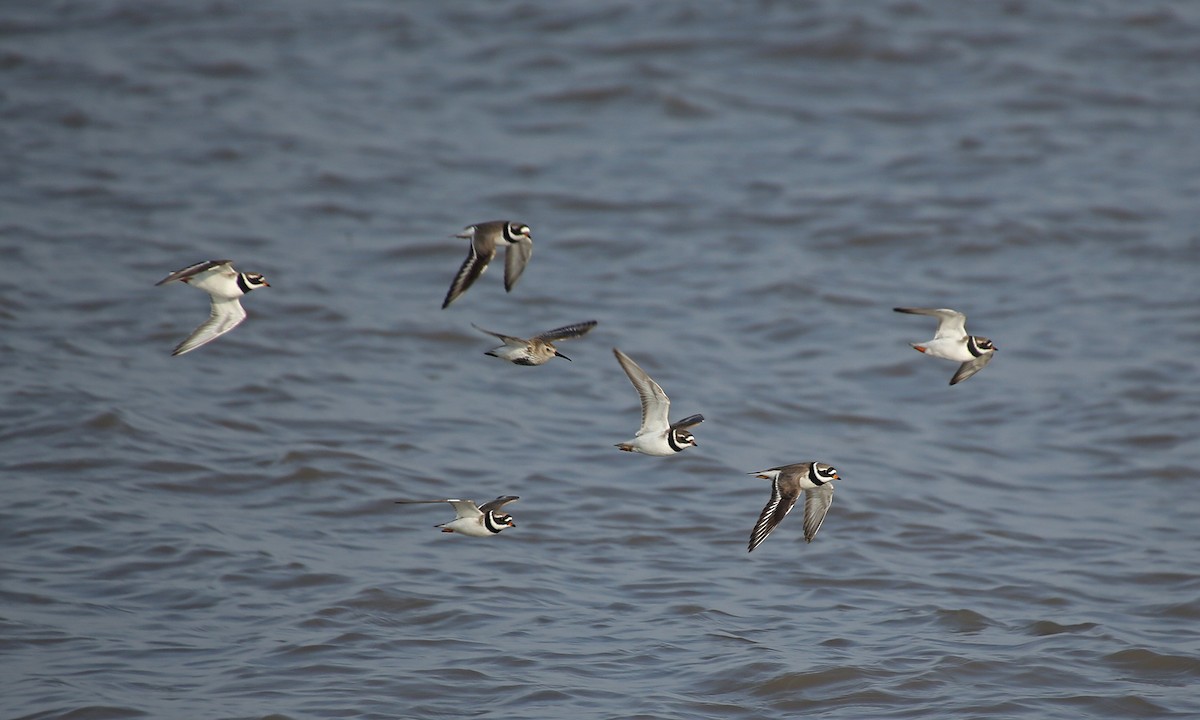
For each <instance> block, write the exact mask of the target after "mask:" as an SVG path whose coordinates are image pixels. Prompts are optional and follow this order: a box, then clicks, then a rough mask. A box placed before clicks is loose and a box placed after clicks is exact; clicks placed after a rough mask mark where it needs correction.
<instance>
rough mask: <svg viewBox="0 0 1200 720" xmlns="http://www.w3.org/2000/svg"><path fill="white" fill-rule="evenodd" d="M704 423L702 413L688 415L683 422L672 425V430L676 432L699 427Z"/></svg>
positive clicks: (677, 421)
mask: <svg viewBox="0 0 1200 720" xmlns="http://www.w3.org/2000/svg"><path fill="white" fill-rule="evenodd" d="M702 422H704V416H703V415H701V414H700V413H696V414H695V415H688V416H687V417H685V418H684V419H682V420H676V421H675V422H674V423H672V424H671V429H672V430H675V429H676V428H684V429H687V428H690V427H691V426H693V425H699V424H700V423H702Z"/></svg>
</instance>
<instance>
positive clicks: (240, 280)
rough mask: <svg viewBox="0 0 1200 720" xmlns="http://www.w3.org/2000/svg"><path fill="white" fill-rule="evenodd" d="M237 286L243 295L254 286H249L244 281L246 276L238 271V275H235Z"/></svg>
mask: <svg viewBox="0 0 1200 720" xmlns="http://www.w3.org/2000/svg"><path fill="white" fill-rule="evenodd" d="M237 286H238V289H240V290H241V291H242V294H243V295H245V294H246V293H248V292H250V291H251V290H253V289H254V288H252V287H250V285H249V284H247V283H246V276H245V275H244V274H243V273H238V275H237Z"/></svg>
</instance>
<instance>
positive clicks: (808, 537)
mask: <svg viewBox="0 0 1200 720" xmlns="http://www.w3.org/2000/svg"><path fill="white" fill-rule="evenodd" d="M832 504H833V485H832V484H830V483H825V484H824V485H822V486H820V487H816V488H811V489H809V490H805V491H804V541H805V542H812V539H813V538H814V537H816V535H817V531H818V530H820V529H821V523H823V522H825V513H827V512H829V506H830V505H832Z"/></svg>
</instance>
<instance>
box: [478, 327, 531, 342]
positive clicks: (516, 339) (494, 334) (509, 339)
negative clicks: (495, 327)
mask: <svg viewBox="0 0 1200 720" xmlns="http://www.w3.org/2000/svg"><path fill="white" fill-rule="evenodd" d="M471 327H473V328H475V329H476V330H478V331H479V332H481V333H487V334H488V335H491V336H492V337H497V338H500V339H501V340H503V341H504V344H505V345H515V346H517V347H524V346H525V345H528V344H529V343H527V342H526V341H525V338H519V337H514V336H512V335H502V334H500V333H498V332H492V331H491V330H484V329H483V328H481V327H479V326H478V325H476V324H475V323H471Z"/></svg>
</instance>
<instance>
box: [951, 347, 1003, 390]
mask: <svg viewBox="0 0 1200 720" xmlns="http://www.w3.org/2000/svg"><path fill="white" fill-rule="evenodd" d="M992 355H995V353H990V352H987V353H984V354H982V355H980V356H979V357H977V358H975V359H974V360H968V361H966V362H965V363H963V364H962V365H959V366H958V371H957V372H955V373H954V377H952V378H950V384H951V385H957V384H958V383H960V382H962V381H963V380H966V379H967V378H969V377H971V376H972V375H974V374H975V373H977V372H979V371H980V370H982V369H983V367H984V366H985V365H987V364H988V363H990V362H991V361H992Z"/></svg>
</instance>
